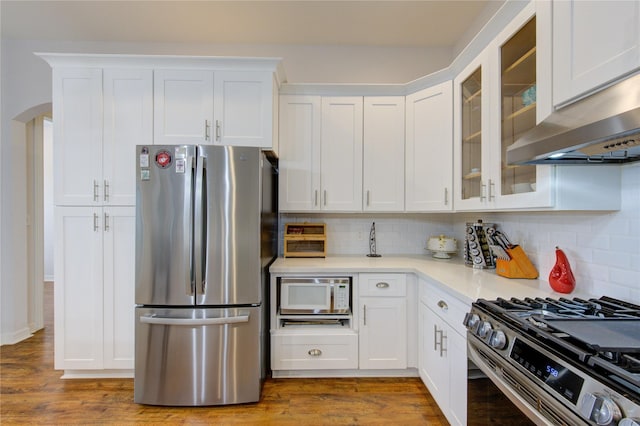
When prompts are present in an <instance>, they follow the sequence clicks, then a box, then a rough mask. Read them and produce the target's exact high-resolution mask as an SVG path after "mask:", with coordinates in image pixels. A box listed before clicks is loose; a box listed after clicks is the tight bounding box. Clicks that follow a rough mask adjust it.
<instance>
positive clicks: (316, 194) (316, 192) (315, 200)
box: [313, 189, 318, 206]
mask: <svg viewBox="0 0 640 426" xmlns="http://www.w3.org/2000/svg"><path fill="white" fill-rule="evenodd" d="M313 205H314V206H317V205H318V190H317V189H316V191H315V195H314V196H313Z"/></svg>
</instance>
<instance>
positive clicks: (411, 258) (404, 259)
mask: <svg viewBox="0 0 640 426" xmlns="http://www.w3.org/2000/svg"><path fill="white" fill-rule="evenodd" d="M270 272H271V273H272V274H280V275H282V274H334V273H360V272H364V273H390V272H391V273H392V272H396V273H398V272H404V273H413V274H416V275H417V276H418V277H419V278H424V279H431V280H433V281H437V282H438V283H440V284H441V285H442V286H443V287H444V288H445V290H447V291H448V292H449V293H451V294H452V295H453V296H455V297H456V298H458V299H460V300H461V301H462V302H465V303H467V304H470V303H471V302H473V301H475V300H476V299H480V298H482V299H488V300H494V299H496V298H498V297H502V298H510V297H517V298H520V299H522V298H525V297H532V298H533V297H552V298H555V299H557V298H559V297H567V298H573V297H582V298H589V297H592V296H591V295H589V294H584V293H580V292H578V291H574V292H573V293H571V294H562V293H557V292H554V291H553V290H552V289H551V287H550V286H549V283H548V282H546V281H545V280H543V279H536V280H527V279H510V278H504V277H501V276H499V275H497V274H496V271H495V269H473V268H470V267H468V266H465V265H464V263H463V262H462V261H461V260H460V259H459V258H452V259H434V258H432V257H427V256H415V255H408V256H383V257H379V258H370V257H366V256H333V257H326V258H278V259H276V261H275V262H274V263H273V264H272V265H271V268H270ZM541 275H542V274H541Z"/></svg>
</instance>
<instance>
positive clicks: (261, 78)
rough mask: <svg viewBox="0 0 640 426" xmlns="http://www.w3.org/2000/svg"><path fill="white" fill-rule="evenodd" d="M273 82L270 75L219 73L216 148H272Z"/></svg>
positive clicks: (217, 83) (216, 101) (216, 86)
mask: <svg viewBox="0 0 640 426" xmlns="http://www.w3.org/2000/svg"><path fill="white" fill-rule="evenodd" d="M272 85H273V78H272V75H271V73H270V72H266V71H219V72H216V75H215V79H214V91H213V93H214V102H215V103H214V112H215V123H214V134H215V136H214V140H215V143H216V144H221V145H235V146H258V147H262V148H271V147H272V142H273V141H272V137H273V90H272Z"/></svg>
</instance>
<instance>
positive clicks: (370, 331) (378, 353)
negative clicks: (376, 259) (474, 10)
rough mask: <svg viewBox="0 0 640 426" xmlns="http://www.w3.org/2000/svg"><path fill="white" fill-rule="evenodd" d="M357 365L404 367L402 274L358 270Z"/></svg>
mask: <svg viewBox="0 0 640 426" xmlns="http://www.w3.org/2000/svg"><path fill="white" fill-rule="evenodd" d="M358 283H359V289H358V290H359V295H360V299H359V306H360V309H359V318H360V319H359V348H360V351H359V359H360V362H359V366H360V368H361V369H405V368H407V301H406V297H405V296H406V276H405V275H404V274H360V278H359V280H358Z"/></svg>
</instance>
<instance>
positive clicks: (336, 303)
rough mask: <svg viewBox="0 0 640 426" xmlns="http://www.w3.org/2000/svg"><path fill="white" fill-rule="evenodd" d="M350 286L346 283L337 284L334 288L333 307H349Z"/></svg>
mask: <svg viewBox="0 0 640 426" xmlns="http://www.w3.org/2000/svg"><path fill="white" fill-rule="evenodd" d="M349 301H350V297H349V286H348V285H346V284H335V285H334V288H333V308H334V309H349V308H350V306H349Z"/></svg>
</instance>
